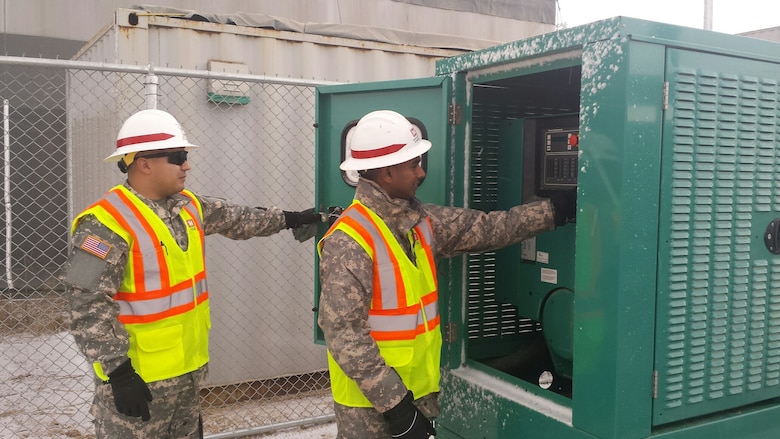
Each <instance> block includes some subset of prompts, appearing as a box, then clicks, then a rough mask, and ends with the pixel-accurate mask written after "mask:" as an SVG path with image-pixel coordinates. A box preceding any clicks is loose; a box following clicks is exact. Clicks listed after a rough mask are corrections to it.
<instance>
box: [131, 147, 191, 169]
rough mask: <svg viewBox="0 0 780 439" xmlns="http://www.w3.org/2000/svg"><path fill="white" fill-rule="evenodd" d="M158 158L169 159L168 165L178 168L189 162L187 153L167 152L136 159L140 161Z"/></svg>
mask: <svg viewBox="0 0 780 439" xmlns="http://www.w3.org/2000/svg"><path fill="white" fill-rule="evenodd" d="M157 157H168V163H170V164H172V165H176V166H181V165H183V164H184V162H186V161H187V151H184V150H182V151H166V152H158V153H156V154H149V155H142V156H138V157H136V158H138V159H153V158H157Z"/></svg>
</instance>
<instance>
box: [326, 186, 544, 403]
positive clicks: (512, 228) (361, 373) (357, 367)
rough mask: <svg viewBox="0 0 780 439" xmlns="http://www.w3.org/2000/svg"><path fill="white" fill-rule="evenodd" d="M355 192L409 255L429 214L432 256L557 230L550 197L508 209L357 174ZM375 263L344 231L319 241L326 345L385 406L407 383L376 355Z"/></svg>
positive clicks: (373, 398)
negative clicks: (415, 191) (444, 200)
mask: <svg viewBox="0 0 780 439" xmlns="http://www.w3.org/2000/svg"><path fill="white" fill-rule="evenodd" d="M355 199H357V200H358V201H360V202H361V203H363V204H364V205H366V206H367V207H368V208H370V209H371V210H372V211H374V212H375V213H376V214H377V215H379V217H380V218H382V220H383V221H384V222H385V224H387V226H388V227H389V229H390V230H391V231H392V232H393V234H394V235H395V237H396V239H397V240H398V242H399V243H400V244H401V247H402V248H404V250H405V251H406V254H407V255H410V253H411V252H410V248H411V245H410V243H409V241H408V239H407V237H406V236H407V232H408V231H409V230H411V229H412V228H413V227H414V226H415V225H416V224H417V223H419V222H420V221H421V220H422V219H423V218H424V217H425V216H428V217H430V220H431V225H432V227H433V242H432V243H431V247H432V250H433V255H434V257H436V256H441V257H445V258H446V257H452V256H456V255H459V254H463V253H473V252H482V251H488V250H494V249H498V248H501V247H504V246H507V245H510V244H513V243H516V242H519V241H521V240H523V239H527V238H530V237H532V236H535V235H537V234H539V233H541V232H544V231H549V230H552V229H553V228H554V227H555V226H554V223H553V208H552V204H550V202H549V201H547V200H543V201H536V202H533V203H529V204H526V205H521V206H515V207H513V208H511V209H510V210H508V211H494V212H489V213H485V212H482V211H479V210H473V209H466V208H458V207H446V206H438V205H434V204H421V202H420V201H419V200H418V199H416V198H415V199H412V200H411V201H410V200H402V199H391V198H390V197H389V196H388V195H387V193H386V192H384V191H383V190H382V189H381V188H380V187H379V186H378V185H377V184H376V183H374V182H372V181H369V180H366V179H362V178H361V179H360V181H359V183H358V186H357V190H356V192H355ZM372 279H373V263H372V261H371V258H370V257H369V255H368V254H367V253H366V252H365V250H363V248H362V247H361V246H360V245H359V244H358V243H357V242H356V241H355V240H353V239H352V238H350V237H349V236H348V235H347V234H346V233H344V232H342V231H336V232H334V233H332V234H331V235H330V236H329V237H328V238H327V239H325V241H324V242H323V245H322V253H321V259H320V285H321V286H322V290H321V294H320V301H319V320H318V323H319V325H320V327H321V328H322V330H323V332H324V335H325V341H326V344H327V347H328V350H329V351H330V353H331V354H332V355H333V357H334V359H335V360H336V362H337V363H338V364H339V366H340V367H341V368H342V369H343V370H344V372H345V373H346V374H347V376H349V377H350V378H352V379H353V380H355V381H356V382H357V383H358V386H359V387H360V389H361V391H362V392H363V394H364V395H365V396H366V398H368V400H369V401H370V402H371V404H372V405H373V406H374V408H376V409H377V410H378V411H380V412H385V411H387V410H389V409H390V408H392V407H393V406H395V405H396V404H398V403H399V402H400V401H401V399H402V398H403V397H404V395H405V394H406V386H405V385H404V384H403V383H402V382H401V379H400V377H399V376H398V374H397V373H395V371H393V370H392V368H390V367H389V366H387V365H386V364H385V362H384V360H383V359H382V357H381V356H380V355H379V350H378V348H377V345H376V343H375V342H374V340H373V338H372V337H371V335H370V328H369V326H368V321H367V318H368V310H369V307H370V305H371V298H372Z"/></svg>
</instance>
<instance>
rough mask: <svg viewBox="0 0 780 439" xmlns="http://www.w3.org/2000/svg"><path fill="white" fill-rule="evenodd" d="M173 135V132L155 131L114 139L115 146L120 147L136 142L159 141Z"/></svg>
mask: <svg viewBox="0 0 780 439" xmlns="http://www.w3.org/2000/svg"><path fill="white" fill-rule="evenodd" d="M171 137H173V134H168V133H156V134H144V135H143V136H133V137H125V138H124V139H119V140H117V141H116V147H117V148H121V147H123V146H127V145H135V144H137V143H146V142H159V141H161V140H168V139H170V138H171Z"/></svg>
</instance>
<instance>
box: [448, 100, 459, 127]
mask: <svg viewBox="0 0 780 439" xmlns="http://www.w3.org/2000/svg"><path fill="white" fill-rule="evenodd" d="M447 122H449V124H450V125H460V124H462V123H463V107H461V106H460V105H458V104H450V105H449V107H448V108H447Z"/></svg>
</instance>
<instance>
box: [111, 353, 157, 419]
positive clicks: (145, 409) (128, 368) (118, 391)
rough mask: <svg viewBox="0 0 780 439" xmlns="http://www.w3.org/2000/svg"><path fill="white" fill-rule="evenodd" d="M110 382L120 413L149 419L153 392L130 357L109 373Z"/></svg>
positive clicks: (115, 403)
mask: <svg viewBox="0 0 780 439" xmlns="http://www.w3.org/2000/svg"><path fill="white" fill-rule="evenodd" d="M108 378H109V380H108V383H109V384H111V390H112V391H113V392H114V405H115V406H116V409H117V411H118V412H119V413H121V414H123V415H125V416H132V417H134V418H138V417H140V418H141V419H142V420H144V421H148V420H149V419H151V418H152V417H151V416H150V415H149V403H150V402H152V392H151V391H149V386H147V385H146V383H145V382H144V380H143V379H141V377H140V376H138V374H137V373H136V372H135V369H133V365H132V364H130V359H128V360H127V361H125V362H124V363H122V364H121V365H120V366H119V367H117V368H116V369H114V371H113V372H111V373H110V374H108Z"/></svg>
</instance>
